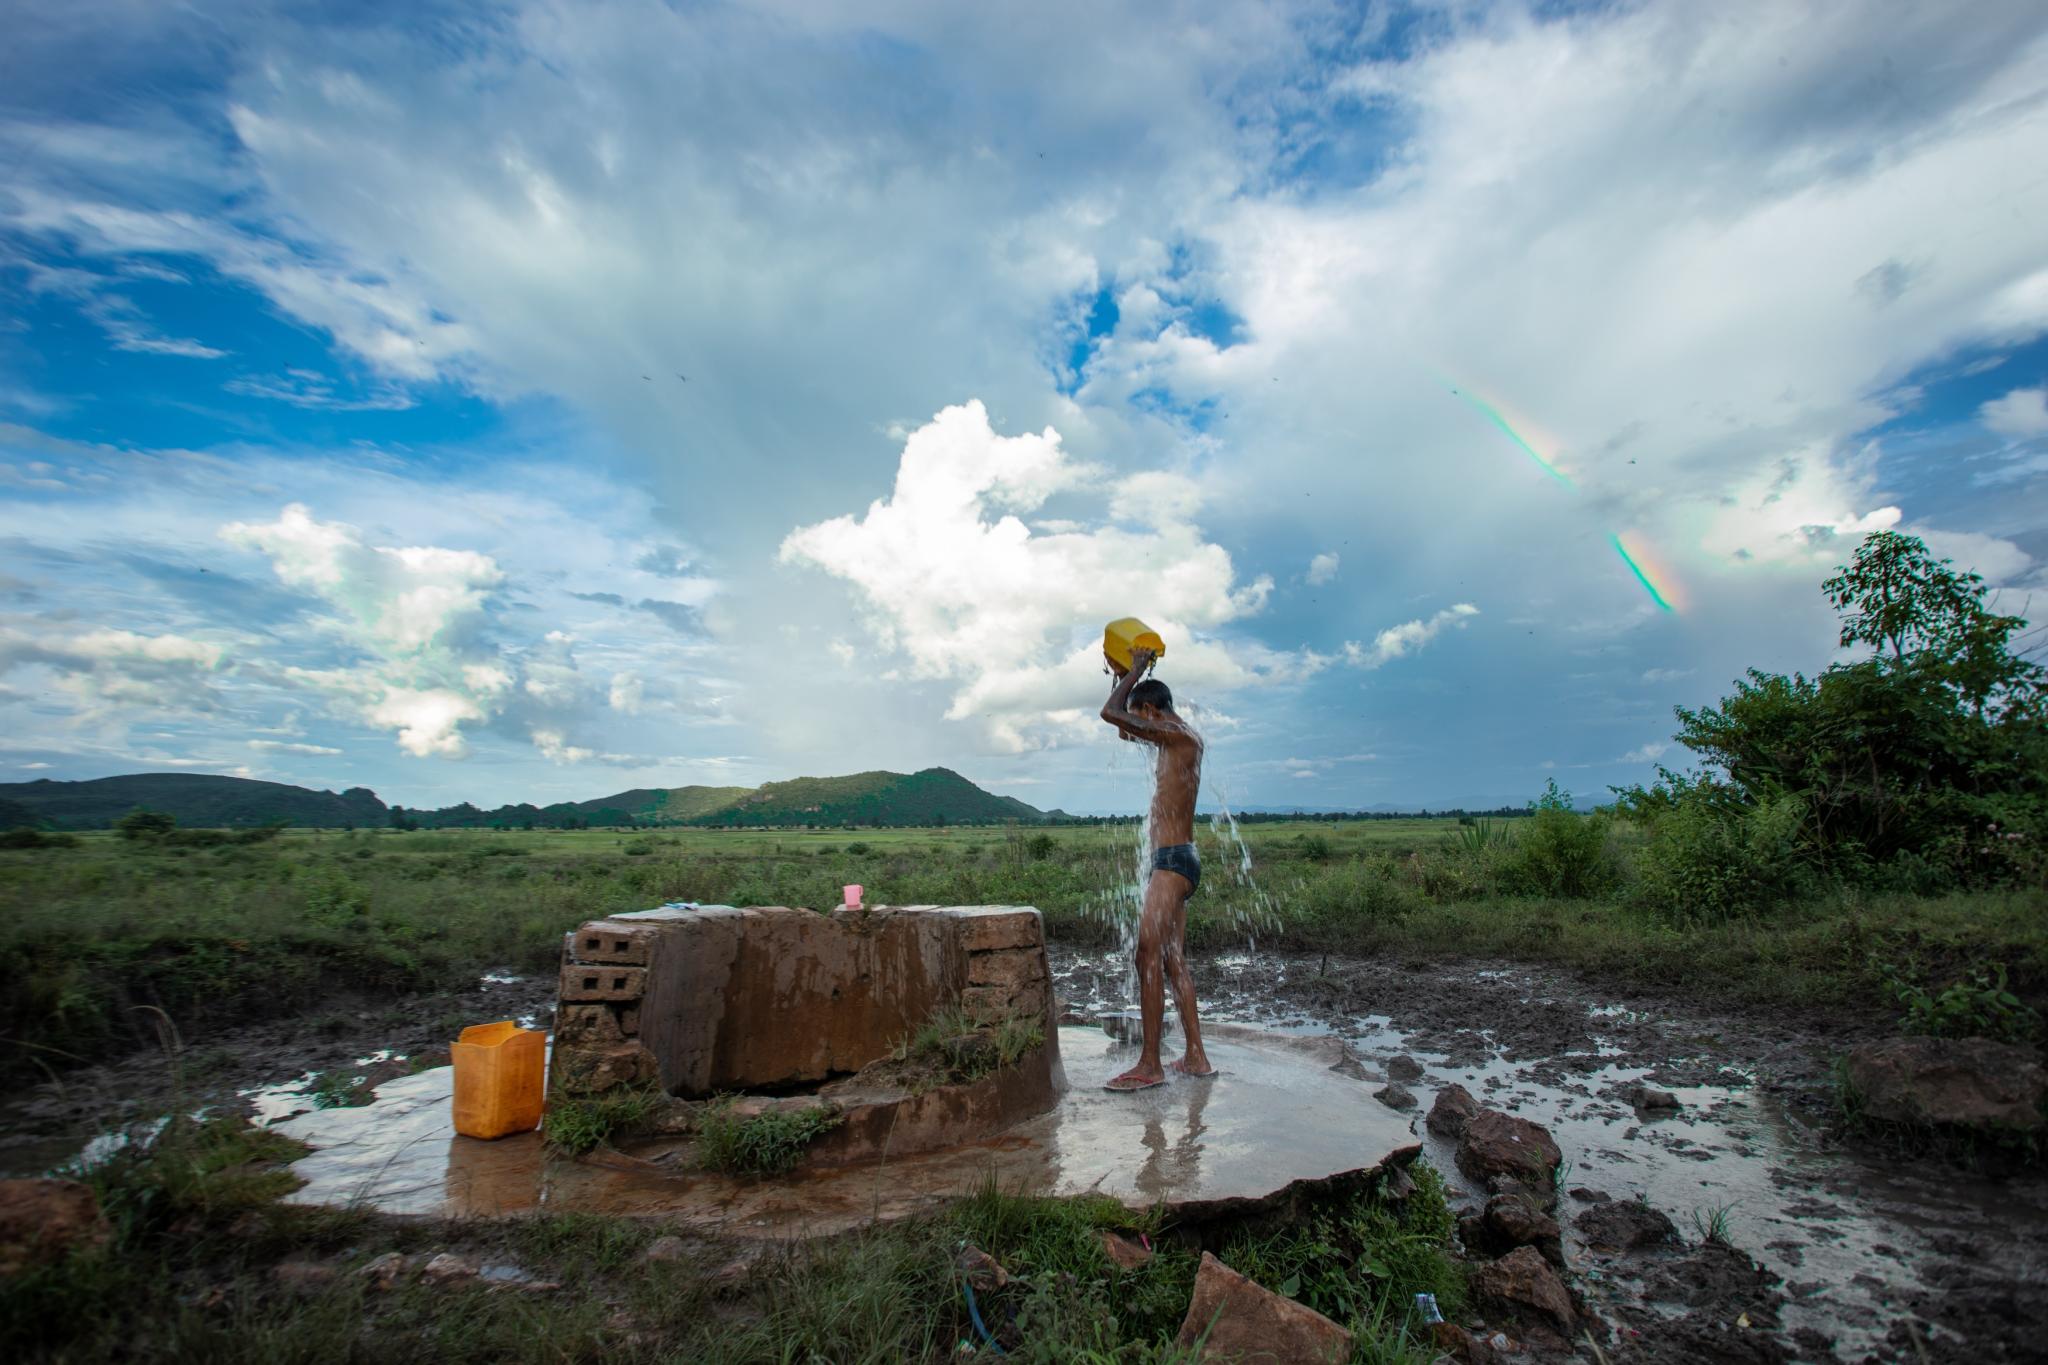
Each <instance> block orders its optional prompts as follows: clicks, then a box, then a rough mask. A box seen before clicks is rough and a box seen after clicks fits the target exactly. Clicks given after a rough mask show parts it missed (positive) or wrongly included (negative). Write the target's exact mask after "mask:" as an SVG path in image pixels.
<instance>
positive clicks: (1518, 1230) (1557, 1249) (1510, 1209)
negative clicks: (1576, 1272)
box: [1458, 1194, 1564, 1266]
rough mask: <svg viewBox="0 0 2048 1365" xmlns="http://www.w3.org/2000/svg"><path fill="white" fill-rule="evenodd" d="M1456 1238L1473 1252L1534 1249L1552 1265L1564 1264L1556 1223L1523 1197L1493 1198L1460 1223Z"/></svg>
mask: <svg viewBox="0 0 2048 1365" xmlns="http://www.w3.org/2000/svg"><path fill="white" fill-rule="evenodd" d="M1458 1235H1459V1236H1460V1237H1461V1238H1462V1239H1463V1240H1464V1242H1465V1245H1466V1246H1468V1247H1470V1248H1471V1249H1472V1250H1474V1251H1479V1252H1484V1253H1486V1254H1489V1255H1497V1254H1499V1253H1501V1252H1507V1251H1513V1250H1514V1249H1515V1248H1516V1247H1534V1248H1536V1251H1537V1253H1538V1254H1539V1255H1541V1256H1542V1257H1543V1259H1544V1260H1546V1261H1548V1262H1550V1263H1551V1264H1552V1265H1556V1266H1562V1265H1563V1264H1564V1239H1563V1234H1562V1231H1561V1229H1559V1227H1558V1226H1557V1220H1556V1219H1555V1218H1552V1217H1551V1216H1550V1215H1549V1214H1547V1213H1545V1212H1544V1211H1543V1210H1542V1208H1541V1207H1540V1206H1539V1205H1538V1204H1537V1201H1536V1200H1535V1199H1533V1198H1531V1197H1530V1196H1529V1195H1526V1194H1497V1195H1495V1196H1493V1198H1491V1199H1489V1200H1487V1201H1486V1208H1485V1210H1484V1211H1483V1212H1480V1213H1477V1214H1473V1215H1472V1216H1470V1217H1468V1218H1464V1219H1460V1220H1459V1223H1458Z"/></svg>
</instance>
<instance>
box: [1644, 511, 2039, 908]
mask: <svg viewBox="0 0 2048 1365" xmlns="http://www.w3.org/2000/svg"><path fill="white" fill-rule="evenodd" d="M1824 587H1825V590H1826V592H1827V594H1828V598H1829V600H1830V601H1831V602H1832V603H1833V604H1834V605H1835V607H1836V609H1837V610H1838V611H1840V612H1841V615H1842V628H1841V636H1840V639H1841V643H1842V644H1844V645H1868V646H1870V647H1871V648H1872V650H1873V655H1872V657H1870V658H1867V659H1861V660H1857V661H1855V662H1852V663H1844V664H1837V665H1835V666H1834V667H1832V668H1829V669H1827V670H1826V671H1825V672H1823V673H1821V674H1820V675H1819V676H1817V677H1815V678H1812V679H1808V678H1806V677H1804V676H1802V675H1800V674H1796V673H1795V674H1792V675H1790V676H1789V677H1788V676H1786V675H1783V674H1776V673H1764V672H1760V671H1758V670H1754V669H1752V670H1751V671H1750V673H1749V675H1748V677H1747V678H1746V679H1744V680H1739V681H1737V682H1736V684H1735V691H1734V693H1733V694H1732V695H1730V696H1727V697H1724V698H1722V699H1721V701H1720V702H1719V703H1718V704H1716V705H1714V706H1705V707H1701V708H1699V709H1698V710H1687V709H1685V708H1683V707H1680V708H1679V709H1678V713H1677V714H1678V719H1679V722H1680V729H1679V731H1678V735H1677V739H1678V742H1679V743H1681V744H1683V745H1684V746H1685V747H1686V748H1688V749H1690V750H1692V751H1693V753H1695V754H1697V755H1698V756H1699V757H1700V758H1701V759H1703V760H1705V763H1706V765H1707V766H1706V768H1705V769H1704V770H1703V771H1702V772H1701V773H1699V774H1697V775H1692V776H1687V775H1683V774H1676V773H1671V772H1664V773H1662V775H1661V778H1660V780H1659V781H1658V782H1657V783H1656V784H1655V785H1654V786H1653V787H1651V788H1649V789H1647V790H1645V789H1643V788H1640V787H1637V788H1631V789H1627V790H1624V791H1620V792H1619V795H1620V797H1621V803H1620V804H1621V806H1622V808H1623V809H1624V810H1625V811H1627V812H1629V813H1631V814H1633V815H1637V816H1640V817H1643V818H1646V819H1648V820H1650V821H1652V822H1653V823H1654V824H1655V825H1656V826H1657V828H1658V831H1659V832H1658V835H1657V842H1659V843H1660V844H1670V845H1672V847H1671V848H1670V849H1666V850H1664V851H1663V854H1661V855H1660V856H1661V857H1662V861H1663V863H1665V864H1669V866H1666V867H1664V869H1663V870H1664V872H1665V873H1668V874H1670V875H1669V876H1667V877H1666V878H1665V881H1667V882H1669V883H1670V885H1671V886H1672V887H1674V888H1678V889H1679V890H1684V888H1687V887H1690V888H1693V890H1691V891H1685V894H1686V895H1688V896H1690V895H1694V894H1695V893H1696V891H1697V888H1698V887H1699V886H1701V885H1705V884H1707V883H1709V882H1714V883H1716V884H1720V883H1726V882H1729V879H1730V878H1731V877H1733V876H1734V873H1735V872H1740V873H1741V876H1740V878H1737V879H1736V880H1741V881H1743V882H1744V883H1745V884H1754V885H1761V884H1762V883H1761V880H1760V873H1762V872H1769V873H1772V874H1773V875H1775V874H1776V871H1777V870H1778V868H1779V865H1781V864H1784V863H1785V862H1786V861H1787V860H1788V859H1790V860H1792V861H1796V862H1799V863H1802V864H1804V865H1806V866H1809V867H1810V868H1812V869H1813V870H1815V871H1818V872H1824V873H1828V874H1833V875H1861V873H1862V872H1863V871H1864V870H1866V869H1871V868H1874V867H1877V866H1880V865H1885V864H1892V863H1895V862H1899V865H1900V866H1901V867H1910V868H1911V869H1913V871H1912V876H1913V878H1914V879H1915V881H1916V883H1917V884H1926V885H1939V884H1953V882H1954V881H1956V880H1962V881H1965V882H1968V881H1983V880H1996V879H1999V878H2000V877H2002V876H2006V875H2011V873H2012V866H2011V864H2010V861H2009V860H2007V861H2003V862H2001V861H2000V860H1998V859H1994V858H1991V857H1990V856H1989V855H1990V854H1991V853H1992V852H1993V850H1992V849H1991V848H1990V847H1989V841H1987V838H1986V836H1987V834H1988V833H1989V832H1990V831H1991V830H1993V829H1997V830H2000V831H2002V832H2001V834H2000V835H1999V839H2000V840H2001V841H2007V842H2009V841H2010V840H2012V839H2019V840H2021V841H2022V842H2025V843H2026V844H2028V846H2029V847H2032V846H2033V845H2035V844H2036V843H2038V842H2039V841H2041V840H2042V839H2043V838H2044V837H2048V724H2044V719H2048V686H2044V671H2043V670H2042V668H2041V667H2040V666H2039V665H2037V664H2034V663H2031V662H2029V661H2028V660H2026V659H2025V658H2023V657H2021V656H2019V655H2017V654H2015V653H2014V652H2013V641H2014V638H2015V636H2017V635H2018V634H2019V632H2021V631H2022V630H2023V629H2024V628H2025V626H2026V622H2025V621H2024V620H2023V619H2021V618H2020V617H2017V616H2000V615H1996V614H1994V613H1992V612H1990V611H1988V610H1986V608H1985V606H1984V597H1985V593H1986V588H1985V585H1984V582H1983V580H1982V579H1980V578H1979V577H1977V576H1976V575H1975V574H1959V573H1956V572H1955V571H1954V570H1953V568H1951V566H1950V565H1949V562H1948V561H1947V560H1940V559H1936V558H1935V557H1934V556H1933V555H1931V554H1929V553H1928V551H1927V547H1926V546H1925V545H1924V544H1922V543H1921V542H1920V541H1919V540H1918V539H1916V538H1914V537H1912V536H1907V535H1901V534H1899V533H1897V532H1893V531H1884V532H1879V533H1878V534H1876V535H1873V536H1871V537H1869V538H1868V539H1867V540H1865V541H1864V543H1863V544H1862V545H1860V546H1858V547H1857V550H1856V553H1855V556H1854V558H1853V559H1852V561H1851V562H1850V563H1849V564H1846V565H1843V566H1842V567H1841V569H1840V570H1839V571H1838V572H1837V573H1836V574H1835V575H1834V576H1833V577H1831V578H1829V579H1828V580H1827V582H1826V584H1825V585H1824ZM1679 845H1687V846H1688V847H1690V849H1691V850H1692V851H1691V852H1690V853H1686V854H1684V855H1681V854H1680V853H1679V852H1677V851H1676V850H1677V849H1678V847H1679ZM1717 850H1718V851H1717ZM1731 850H1732V851H1733V852H1731ZM1766 850H1769V852H1768V853H1767V852H1766ZM1738 853H1740V854H1741V856H1742V858H1744V859H1747V862H1746V863H1745V864H1744V867H1743V868H1737V869H1732V870H1731V868H1730V867H1723V866H1720V865H1719V863H1717V861H1716V860H1719V862H1727V861H1728V860H1729V859H1731V858H1734V857H1736V854H1738ZM1687 859H1690V862H1687V861H1686V860H1687ZM1900 860H1903V862H1900ZM1652 861H1653V862H1655V861H1657V860H1655V859H1653V860H1652ZM1680 863H1686V865H1685V866H1680ZM1694 864H1697V865H1694ZM1709 864H1714V865H1711V866H1710V865H1709ZM1766 864H1768V865H1769V866H1766ZM1652 870H1653V871H1654V870H1655V869H1654V868H1653V869H1652ZM1724 874H1726V875H1724ZM1764 880H1767V879H1764ZM1674 894H1677V892H1674ZM1745 894H1749V893H1745ZM1757 894H1762V893H1757Z"/></svg>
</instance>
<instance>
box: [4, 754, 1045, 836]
mask: <svg viewBox="0 0 2048 1365" xmlns="http://www.w3.org/2000/svg"><path fill="white" fill-rule="evenodd" d="M137 806H146V807H148V808H149V809H151V810H159V811H164V812H166V813H168V814H170V815H172V816H175V817H176V818H177V821H178V823H179V824H180V825H184V826H188V827H189V826H206V827H221V826H235V825H262V824H268V823H271V822H273V821H279V820H282V821H284V822H286V823H288V824H292V825H300V826H311V827H316V828H326V829H338V828H344V827H359V826H368V827H375V826H380V825H391V824H397V825H404V826H409V827H418V828H423V829H460V828H491V827H502V828H515V829H516V828H524V827H528V826H535V827H553V828H565V827H566V828H576V827H580V826H583V825H694V826H704V827H714V828H717V827H765V826H778V827H787V826H794V825H897V826H912V825H947V824H952V825H986V824H1000V823H1003V822H1005V821H1012V820H1014V821H1020V822H1026V823H1041V822H1044V821H1048V820H1058V819H1062V818H1065V817H1064V815H1063V814H1062V812H1059V811H1041V810H1039V809H1037V808H1036V807H1034V806H1027V805H1025V804H1024V803H1023V802H1022V801H1018V800H1016V799H1014V798H1013V797H1008V796H997V795H995V794H994V793H993V792H987V791H983V790H982V789H981V788H980V787H977V786H976V785H974V783H972V782H969V781H968V780H967V779H966V778H964V777H962V776H960V774H958V773H956V772H954V771H952V770H951V769H949V768H926V769H925V770H924V771H922V772H915V773H888V772H872V773H854V774H852V775H851V776H848V777H799V778H795V779H793V780H791V781H788V782H770V783H767V784H766V785H765V786H760V787H638V788H635V789H633V790H632V791H623V792H617V793H614V794H613V795H611V796H600V797H597V798H595V799H594V800H590V801H562V802H556V803H554V804H552V805H547V806H534V805H527V804H520V805H511V806H499V807H498V808H497V809H495V810H484V809H482V808H480V807H477V806H473V805H470V804H468V803H467V802H465V803H464V804H462V805H459V806H448V807H445V808H443V809H441V810H408V809H406V808H405V807H403V806H387V805H385V804H384V802H383V801H381V800H379V799H378V797H377V794H376V793H375V792H373V791H371V790H370V789H369V788H367V787H351V788H349V789H348V790H347V791H344V792H342V793H340V794H339V795H336V794H335V793H334V792H330V791H314V790H311V789H310V788H306V787H293V786H287V785H286V784H284V783H281V782H258V781H254V780H252V779H250V778H245V777H217V776H213V775H211V774H206V773H134V774H131V775H129V776H126V777H101V778H95V779H92V780H90V781H85V782H53V781H50V780H48V779H44V780H43V781H39V782H15V783H6V784H0V829H12V828H15V827H17V826H20V825H40V826H45V827H48V828H52V829H105V828H107V827H109V826H111V825H112V824H113V823H114V821H115V820H117V819H119V818H120V817H121V816H123V815H126V814H127V813H128V812H129V811H131V810H134V809H135V808H136V807H137Z"/></svg>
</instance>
